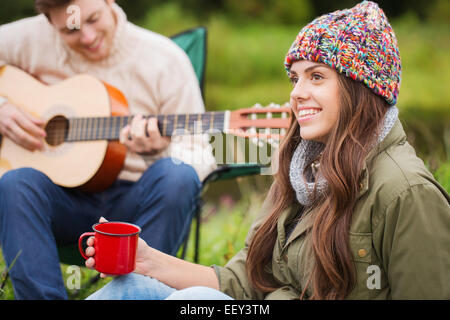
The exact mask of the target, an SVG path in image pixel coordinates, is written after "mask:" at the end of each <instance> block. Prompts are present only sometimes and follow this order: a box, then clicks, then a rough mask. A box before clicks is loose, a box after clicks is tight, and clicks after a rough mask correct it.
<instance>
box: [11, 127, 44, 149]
mask: <svg viewBox="0 0 450 320" xmlns="http://www.w3.org/2000/svg"><path fill="white" fill-rule="evenodd" d="M6 136H8V138H10V139H11V140H12V141H14V142H15V143H16V144H18V145H20V146H22V147H24V148H25V149H28V150H30V151H34V150H36V149H42V148H43V143H42V141H41V140H39V139H38V138H36V137H34V136H32V135H31V134H29V133H28V132H26V131H25V130H24V129H22V128H21V127H20V126H19V125H17V123H15V122H14V123H12V124H11V125H10V126H8V127H6Z"/></svg>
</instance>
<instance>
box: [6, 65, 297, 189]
mask: <svg viewBox="0 0 450 320" xmlns="http://www.w3.org/2000/svg"><path fill="white" fill-rule="evenodd" d="M0 96H2V97H5V98H7V99H8V101H9V102H11V103H12V104H13V105H15V106H17V107H19V108H21V109H23V110H25V111H26V112H28V113H30V114H32V115H34V116H35V117H38V118H41V119H43V120H44V121H45V123H46V125H45V131H46V134H47V136H46V138H45V143H44V145H45V146H44V150H43V151H34V152H30V151H28V150H26V149H24V148H22V147H20V146H19V145H17V144H15V143H14V142H13V141H12V140H10V139H8V138H7V137H6V136H3V137H2V136H0V176H2V175H3V174H4V173H5V172H7V171H9V170H12V169H17V168H23V167H31V168H35V169H37V170H39V171H41V172H43V173H45V174H46V175H47V176H48V177H49V178H50V179H51V180H52V181H53V182H54V183H55V184H58V185H60V186H63V187H68V188H75V187H79V188H81V189H82V190H84V191H89V192H97V191H101V190H104V189H106V188H107V187H109V186H110V185H111V184H112V183H113V182H114V181H115V180H116V178H117V176H118V174H119V172H120V171H121V169H122V167H123V164H124V161H125V156H126V153H127V148H126V147H125V146H124V145H123V144H121V143H120V142H119V141H118V140H119V133H120V130H121V129H122V128H123V127H124V126H126V125H127V124H128V123H130V122H131V120H132V118H133V116H132V115H130V114H129V110H128V104H127V101H126V99H125V96H124V95H123V94H122V93H121V92H120V91H119V90H118V89H116V88H114V87H112V86H111V85H109V84H107V83H105V82H102V81H100V80H98V79H97V78H95V77H93V76H90V75H86V74H83V75H77V76H74V77H71V78H68V79H66V80H64V81H61V82H59V83H57V84H55V85H52V86H48V85H45V84H43V83H41V82H40V81H38V80H36V79H35V78H33V77H32V76H30V75H29V74H27V73H26V72H24V71H22V70H20V69H18V68H15V67H13V66H4V67H2V68H0ZM289 115H290V110H289V108H288V107H279V108H275V107H268V108H247V109H241V110H236V111H223V112H205V113H199V114H170V115H168V114H165V115H155V116H153V115H148V116H147V117H157V119H158V127H159V130H160V132H161V135H162V136H172V134H173V133H174V132H175V131H176V132H177V134H179V133H180V132H184V133H186V134H192V133H206V132H208V131H211V130H215V131H216V132H217V131H220V132H223V133H225V134H234V135H238V136H241V137H249V138H254V137H257V138H274V139H279V138H281V136H280V130H274V129H284V130H285V129H287V128H288V127H289V124H290V119H289V118H290V117H289Z"/></svg>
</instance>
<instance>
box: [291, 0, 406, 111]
mask: <svg viewBox="0 0 450 320" xmlns="http://www.w3.org/2000/svg"><path fill="white" fill-rule="evenodd" d="M303 59H305V60H309V61H314V62H322V63H325V64H327V65H329V66H330V67H332V68H334V69H336V70H337V71H338V72H340V73H342V74H344V75H346V76H347V77H350V78H352V79H353V80H358V81H361V82H363V83H364V84H365V85H366V86H367V87H369V88H370V89H371V90H372V91H373V92H374V93H375V94H377V95H380V96H382V97H383V98H384V99H385V100H386V101H387V102H388V103H389V104H390V105H395V104H396V102H397V97H398V92H399V88H400V74H401V61H400V54H399V50H398V46H397V39H396V37H395V34H394V31H393V30H392V28H391V26H390V24H389V22H388V20H387V18H386V16H385V14H384V12H383V10H381V9H380V8H379V7H378V5H377V4H376V3H374V2H371V1H363V2H361V3H359V4H358V5H356V6H355V7H353V8H351V9H345V10H338V11H335V12H332V13H329V14H326V15H323V16H320V17H318V18H316V19H315V20H314V21H312V22H311V23H309V24H308V25H306V26H305V27H304V28H303V29H302V30H300V33H299V34H298V35H297V37H296V39H295V41H294V43H293V44H292V46H291V48H290V49H289V51H288V53H287V55H286V59H285V62H284V66H285V68H286V70H287V71H288V73H289V70H290V68H291V65H292V63H294V62H295V61H297V60H303Z"/></svg>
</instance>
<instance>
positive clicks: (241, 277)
mask: <svg viewBox="0 0 450 320" xmlns="http://www.w3.org/2000/svg"><path fill="white" fill-rule="evenodd" d="M362 177H363V179H362V183H361V185H360V194H359V198H358V201H357V203H356V207H355V211H354V214H353V220H352V223H351V226H350V248H351V252H352V255H353V262H354V265H355V270H356V284H355V287H354V288H353V290H352V291H351V293H350V294H349V296H348V297H347V298H348V299H450V204H449V203H450V197H449V195H448V193H447V192H446V191H445V190H444V189H443V188H442V187H441V186H440V185H439V184H438V183H437V182H436V181H435V179H434V178H433V176H432V175H431V173H430V172H429V171H428V170H427V169H426V168H425V166H424V164H423V162H422V161H421V160H420V159H419V158H418V157H417V156H416V154H415V151H414V149H413V148H412V147H411V146H410V145H409V144H408V142H407V141H406V135H405V132H404V131H403V128H402V125H401V123H400V121H398V120H397V122H396V123H395V125H394V127H393V128H392V130H391V131H390V132H389V134H388V135H387V136H386V138H385V139H384V140H383V141H382V142H381V143H380V144H379V145H378V146H377V147H375V148H374V149H373V150H372V151H371V152H370V153H369V155H368V156H367V158H366V161H365V166H364V168H363V172H362ZM299 209H300V207H298V206H297V205H293V206H292V207H291V208H289V209H288V210H286V211H285V212H284V213H283V214H282V215H281V217H280V219H279V221H278V236H277V240H276V243H275V246H274V250H273V257H272V262H271V264H269V265H267V266H266V270H267V271H268V274H269V275H270V276H271V277H272V280H273V281H274V282H275V283H277V284H278V285H279V289H277V290H275V291H273V292H271V293H268V294H267V293H262V292H260V291H258V290H255V289H254V288H253V287H252V286H251V285H250V283H249V281H248V278H247V274H246V268H245V260H246V257H247V248H248V244H249V239H250V238H251V236H252V234H253V233H254V232H255V231H256V229H257V228H258V226H260V225H261V223H262V222H263V220H264V218H265V217H266V216H267V215H268V214H269V213H270V203H269V201H267V200H266V202H265V203H264V204H263V207H262V209H261V214H260V215H259V216H258V218H257V219H256V220H255V222H254V224H253V226H252V228H251V230H250V232H249V234H248V236H247V240H246V244H245V247H244V248H243V249H242V250H241V251H240V252H238V253H237V254H236V256H234V257H233V258H232V259H231V260H230V261H229V262H228V263H227V264H226V266H225V267H219V266H213V267H214V269H215V271H216V274H217V276H218V278H219V284H220V290H221V291H223V292H224V293H226V294H228V295H230V296H232V297H234V298H235V299H298V298H299V297H300V295H301V293H302V290H303V288H304V287H305V285H306V284H307V280H308V278H309V275H310V272H309V271H308V270H311V266H312V263H313V262H312V260H313V259H311V258H310V257H311V245H309V244H310V237H309V236H310V232H307V231H308V230H310V226H311V224H312V217H314V211H310V212H305V214H304V215H303V217H302V219H301V220H300V222H299V223H298V224H297V225H296V226H295V229H294V230H293V231H292V233H291V234H290V236H289V238H288V239H286V236H285V228H286V226H287V225H288V224H289V222H290V221H292V220H293V219H294V218H295V217H296V215H297V214H298V212H299ZM311 290H312V289H311V285H308V288H307V290H306V294H307V296H310V295H311Z"/></svg>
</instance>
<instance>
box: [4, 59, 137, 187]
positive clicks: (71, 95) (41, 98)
mask: <svg viewBox="0 0 450 320" xmlns="http://www.w3.org/2000/svg"><path fill="white" fill-rule="evenodd" d="M0 96H4V97H6V98H7V99H8V100H9V101H10V102H11V103H12V104H13V105H15V106H17V107H19V108H22V109H23V110H25V111H26V112H28V113H30V114H32V115H34V116H35V117H38V118H41V119H43V120H44V121H46V122H48V121H50V120H51V119H54V118H55V117H57V116H63V117H64V118H70V117H108V116H116V115H127V114H128V105H127V101H126V99H125V97H124V96H123V94H122V93H121V92H120V91H119V90H117V89H115V88H113V87H111V86H109V85H107V84H105V83H103V82H101V81H99V80H98V79H96V78H95V77H92V76H89V75H78V76H75V77H72V78H70V79H67V80H65V81H62V82H60V83H58V84H56V85H53V86H47V85H44V84H42V83H41V82H39V81H38V80H36V79H34V78H33V77H31V76H29V75H28V74H27V73H25V72H23V71H21V70H20V69H17V68H15V67H11V66H5V67H3V68H1V69H0ZM45 141H46V142H45V147H44V150H43V151H34V152H30V151H28V150H26V149H24V148H22V147H20V146H18V145H17V144H15V143H14V142H13V141H11V140H10V139H8V138H7V137H5V136H3V137H2V140H1V145H0V176H1V175H3V174H4V173H5V172H7V171H9V170H12V169H17V168H23V167H31V168H34V169H37V170H39V171H41V172H43V173H44V174H46V175H47V176H48V177H49V178H50V179H51V180H52V181H53V182H54V183H55V184H58V185H60V186H63V187H69V188H73V187H80V188H82V189H83V190H85V191H90V192H95V191H101V190H103V189H105V188H107V187H108V186H109V185H111V184H112V183H113V182H114V180H115V179H116V178H117V175H118V174H119V172H120V170H121V169H122V167H123V163H124V161H125V156H126V152H127V149H126V147H125V146H124V145H122V144H120V143H119V142H118V141H113V142H108V141H107V140H97V141H80V142H62V143H60V144H54V143H51V142H50V140H48V139H47V138H46V140H45Z"/></svg>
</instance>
